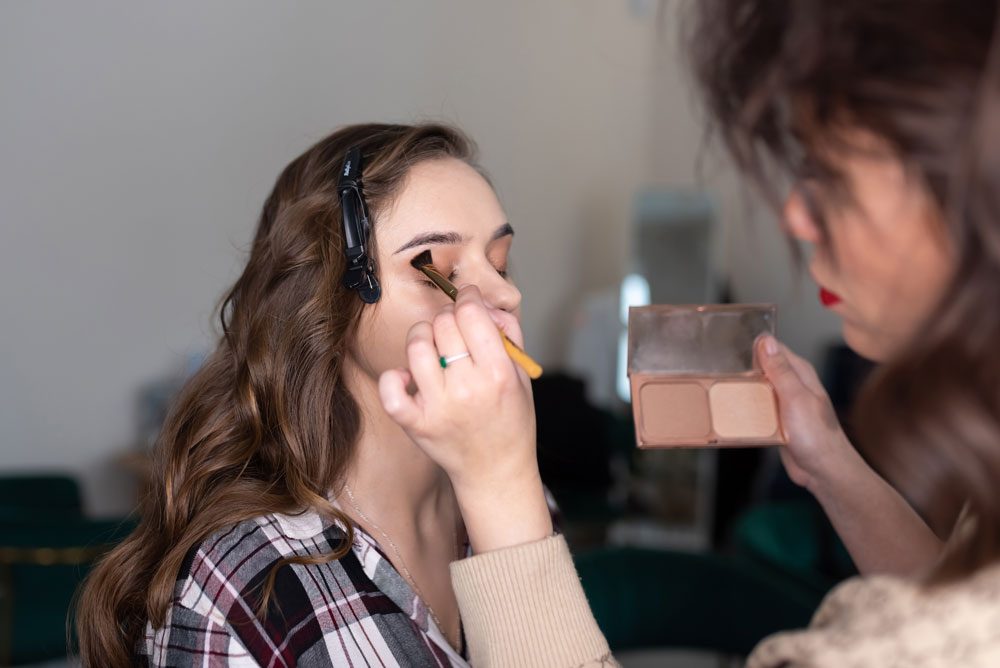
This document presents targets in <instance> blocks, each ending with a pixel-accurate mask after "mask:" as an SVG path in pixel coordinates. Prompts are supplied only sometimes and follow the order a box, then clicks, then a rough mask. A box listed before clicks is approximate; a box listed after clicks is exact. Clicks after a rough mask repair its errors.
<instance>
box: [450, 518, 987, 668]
mask: <svg viewBox="0 0 1000 668" xmlns="http://www.w3.org/2000/svg"><path fill="white" fill-rule="evenodd" d="M451 568H452V582H453V584H454V587H455V593H456V595H457V597H458V603H459V607H460V609H461V613H462V620H463V623H464V625H465V633H466V640H467V642H468V646H469V650H470V653H471V663H472V665H473V666H475V667H476V668H487V667H489V668H493V667H497V666H503V667H504V668H515V667H521V666H523V667H538V668H591V667H596V666H617V665H618V663H617V662H616V661H615V660H614V657H612V655H611V652H610V650H609V649H608V644H607V642H606V641H605V639H604V636H603V635H602V634H601V631H600V629H599V628H598V627H597V623H596V622H595V620H594V617H593V615H592V614H591V612H590V607H589V606H588V605H587V600H586V597H585V596H584V593H583V588H582V587H581V586H580V580H579V578H578V577H577V574H576V569H575V567H574V566H573V561H572V559H571V558H570V553H569V549H568V548H567V546H566V542H565V540H564V539H563V538H562V537H561V536H557V537H553V538H547V539H545V540H542V541H538V542H537V543H529V544H527V545H521V546H518V547H513V548H509V549H506V550H498V551H496V552H489V553H485V554H482V555H477V556H474V557H470V558H469V559H464V560H462V561H457V562H455V563H453V564H452V567H451ZM806 666H809V667H811V668H833V667H834V666H836V667H837V668H874V667H875V666H878V667H880V668H889V667H900V668H902V667H904V666H906V667H911V666H912V667H914V668H932V667H933V668H939V667H940V668H945V667H947V668H959V667H961V668H986V667H987V666H989V667H991V668H997V667H1000V566H992V567H990V568H987V569H984V570H982V571H980V572H979V573H977V574H975V575H973V576H971V577H969V578H968V579H966V580H964V581H962V582H959V583H956V584H953V585H947V586H943V587H939V588H936V589H923V588H921V587H919V586H917V585H916V584H914V583H910V582H907V581H905V580H902V579H899V578H894V577H887V576H876V577H868V578H855V579H852V580H848V581H847V582H845V583H843V584H841V585H840V586H839V587H837V588H836V589H834V590H833V591H832V592H831V593H830V594H829V596H827V598H826V600H825V601H824V602H823V604H822V605H821V606H820V608H819V610H818V611H817V612H816V615H815V616H814V618H813V621H812V624H811V625H810V626H809V628H808V629H805V630H800V631H789V632H784V633H779V634H776V635H774V636H771V637H770V638H766V639H765V640H764V641H763V642H761V643H760V645H758V646H757V648H756V649H755V650H754V652H753V653H752V654H751V656H750V657H749V659H748V660H747V668H779V667H782V668H793V667H806Z"/></svg>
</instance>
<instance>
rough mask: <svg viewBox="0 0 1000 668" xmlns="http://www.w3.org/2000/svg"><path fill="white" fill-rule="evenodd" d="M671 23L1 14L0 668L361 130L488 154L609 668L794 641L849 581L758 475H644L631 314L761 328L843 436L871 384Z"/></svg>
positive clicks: (595, 11)
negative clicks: (726, 138)
mask: <svg viewBox="0 0 1000 668" xmlns="http://www.w3.org/2000/svg"><path fill="white" fill-rule="evenodd" d="M684 7H685V3H684V2H681V0H661V1H659V2H657V1H656V0H545V1H543V2H533V1H532V2H529V1H528V0H518V1H510V2H464V1H460V0H427V1H425V2H421V3H394V2H387V1H385V0H378V1H372V0H369V1H365V2H357V3H346V2H320V1H318V0H317V1H314V2H291V3H272V2H263V1H253V2H240V3H236V2H218V3H201V2H193V1H176V2H171V3H144V4H138V3H126V2H98V1H92V2H70V1H62V2H48V3H34V2H26V1H25V2H21V1H11V2H5V3H3V4H0V96H2V97H0V101H2V103H0V308H2V310H0V321H2V327H0V521H2V522H3V523H4V524H3V525H2V526H3V527H4V528H2V529H0V665H9V664H11V663H14V664H28V663H37V662H41V661H46V660H52V659H57V658H58V657H59V656H61V655H65V646H64V644H60V643H61V642H62V641H61V640H60V638H61V634H63V632H64V629H63V626H62V623H63V621H64V619H65V614H66V609H67V606H68V601H69V597H70V596H71V595H72V591H73V588H74V587H75V583H76V582H78V580H79V577H80V576H81V575H82V574H83V573H85V572H86V568H87V565H88V564H89V563H90V562H91V561H92V560H93V558H94V556H95V555H96V554H99V553H100V551H101V550H102V549H105V547H104V546H106V545H108V544H111V543H113V542H114V540H117V539H118V538H120V537H121V535H124V533H127V531H128V529H129V527H130V525H129V522H130V521H133V519H128V517H129V513H130V512H131V511H132V509H133V508H134V506H135V503H136V499H137V497H138V495H139V494H140V493H141V489H142V486H143V485H144V484H145V482H146V462H147V455H148V449H149V447H150V445H151V443H152V441H153V440H154V439H155V437H156V434H157V432H158V429H159V425H160V423H161V421H162V418H163V414H164V412H165V411H166V409H167V407H168V406H169V402H170V399H171V397H172V396H173V394H174V393H175V392H176V390H177V388H178V387H179V386H180V384H182V383H183V381H184V379H185V378H186V377H187V376H188V375H189V374H190V373H191V372H192V371H193V370H194V369H196V368H197V366H198V364H199V363H200V361H201V360H202V358H203V357H204V355H205V354H206V353H207V351H208V350H209V349H210V347H211V346H212V345H213V342H214V340H215V337H216V335H217V330H216V329H215V325H214V309H215V308H216V306H217V302H218V299H219V298H220V297H221V295H222V293H223V291H224V290H225V289H226V288H227V286H228V285H229V284H230V283H231V282H232V281H233V280H234V279H235V278H236V276H237V273H238V271H239V269H240V268H241V266H242V263H243V261H244V259H245V257H246V256H245V250H246V248H247V247H248V245H249V242H250V239H251V235H252V231H253V227H254V224H255V221H256V218H257V215H258V211H259V209H260V207H261V205H262V203H263V200H264V197H265V195H266V194H267V192H268V191H269V190H270V188H271V186H272V184H273V181H274V179H275V178H276V176H277V174H278V172H279V171H280V170H281V169H282V168H283V167H284V165H286V164H287V163H288V162H289V161H290V160H291V159H292V158H294V157H295V156H296V155H298V154H299V153H300V152H301V151H303V150H304V149H305V148H307V147H308V146H309V145H311V144H312V143H313V142H314V141H316V140H318V139H319V138H321V137H322V136H324V135H326V134H327V133H329V132H330V131H331V130H333V129H334V128H336V127H338V126H340V125H343V124H347V123H353V122H361V121H391V122H414V121H421V120H430V119H441V120H444V121H447V122H450V123H454V124H457V125H459V126H460V127H462V128H463V129H464V130H466V131H467V132H468V133H469V134H470V135H471V136H472V137H473V138H474V139H475V140H476V141H477V142H478V144H479V147H480V150H481V162H482V164H483V165H484V166H485V167H486V169H487V171H488V172H489V173H490V174H491V176H492V178H493V181H494V183H495V184H496V186H497V189H498V192H499V195H500V198H501V201H502V202H503V204H504V206H505V208H506V210H507V213H508V216H509V219H510V221H511V223H512V224H513V226H514V227H515V228H516V230H517V241H516V243H515V246H514V248H515V250H514V254H513V261H512V273H513V277H514V279H515V280H516V281H517V282H518V284H519V286H520V288H521V289H522V291H523V293H524V296H525V298H524V306H523V322H524V329H525V334H526V339H527V349H528V350H529V351H531V353H532V354H533V355H534V356H535V357H537V358H538V359H539V360H540V361H541V362H542V363H543V364H544V365H545V366H546V376H545V377H544V378H543V379H542V380H541V381H539V382H538V384H537V385H536V400H537V402H538V417H539V420H538V422H539V457H540V460H541V464H542V469H543V475H544V477H545V479H546V482H547V483H548V484H549V486H550V487H551V488H552V490H553V492H554V493H555V495H556V498H557V500H558V501H559V502H560V504H561V506H562V508H563V512H564V515H565V527H564V528H565V531H566V533H567V535H568V537H569V538H570V540H571V542H572V543H573V547H574V548H575V553H576V554H578V555H579V557H578V559H579V564H580V570H581V574H582V576H583V578H584V583H585V585H586V586H587V588H588V594H589V595H590V597H591V600H592V603H593V604H594V607H595V612H596V613H597V615H598V619H599V621H601V623H602V626H603V627H604V628H605V631H606V633H607V634H608V636H609V639H611V641H612V644H613V646H614V647H615V649H616V650H617V651H619V652H621V653H623V654H622V656H625V657H626V658H627V661H626V665H633V666H639V665H647V663H648V662H652V663H648V665H677V666H700V665H726V662H729V661H731V660H734V659H735V660H738V657H739V656H741V655H742V654H745V652H746V651H747V650H748V649H749V647H752V645H753V643H755V642H756V640H758V639H759V638H760V637H761V636H762V635H763V634H765V633H768V632H770V631H773V630H776V629H778V628H782V627H787V626H794V625H797V624H804V623H806V622H807V621H808V618H809V614H810V613H811V611H812V609H813V607H814V606H815V604H816V603H817V602H818V600H819V598H818V597H819V596H821V595H822V593H823V592H825V591H826V590H827V589H828V588H829V587H830V586H831V585H832V584H833V583H835V582H836V581H837V580H839V579H840V578H842V577H844V576H845V575H847V574H849V573H850V572H851V568H852V566H851V565H850V562H849V560H848V559H847V558H846V555H845V554H844V553H843V550H842V548H841V547H840V546H839V543H838V542H837V539H836V537H835V536H834V535H833V533H832V531H831V530H830V529H829V526H828V525H827V524H826V523H825V520H824V518H823V517H822V514H821V513H820V512H819V511H818V508H817V507H816V506H815V504H813V503H812V502H811V500H810V499H809V498H807V497H806V496H805V495H804V494H803V493H801V492H800V491H799V490H796V489H795V488H794V486H793V485H791V483H790V482H788V481H787V479H785V478H784V475H783V472H782V471H781V467H780V464H779V463H778V462H777V458H776V453H774V452H773V451H765V450H741V451H727V452H722V453H719V452H710V451H703V452H699V451H675V452H666V451H658V452H648V451H647V452H637V451H636V449H635V447H634V435H633V433H632V424H631V417H630V413H629V406H628V393H627V387H626V388H624V392H623V386H622V383H623V380H624V375H623V374H624V367H623V360H622V356H621V353H620V349H621V341H622V336H623V334H624V331H625V329H624V327H625V325H624V320H623V315H624V313H626V312H627V307H628V306H629V305H636V304H642V303H648V302H650V301H653V302H675V303H676V302H698V301H741V302H755V301H767V302H775V303H777V304H778V305H779V333H780V335H781V337H782V338H783V339H784V340H785V341H786V342H787V343H789V344H790V345H791V346H792V347H793V348H794V349H796V350H797V351H799V352H800V353H801V354H803V355H805V356H806V357H808V358H809V359H810V360H812V361H813V362H814V363H815V364H816V365H817V366H818V367H819V368H820V369H821V371H822V375H823V377H824V380H825V381H826V382H827V384H828V387H829V388H830V390H831V393H832V394H833V398H834V400H835V403H836V404H837V406H838V408H840V409H846V408H847V407H848V406H849V404H850V400H851V397H852V396H853V390H854V388H855V387H856V386H857V383H858V381H859V380H860V379H861V378H863V376H864V374H865V372H866V371H867V365H865V364H864V363H863V362H861V361H860V360H858V359H857V358H854V357H853V356H852V355H851V354H850V353H848V352H846V350H845V349H844V348H843V347H842V346H841V345H840V344H839V338H838V329H837V323H836V321H835V319H834V318H833V317H832V316H830V315H829V314H827V313H825V312H824V311H823V309H822V308H821V307H820V305H819V304H818V302H817V300H816V298H815V295H814V294H813V290H812V287H811V284H809V283H808V282H807V281H805V280H802V279H801V278H800V276H799V275H798V274H797V273H796V272H795V270H794V268H793V265H792V264H791V263H790V262H789V261H788V259H789V250H788V247H787V245H786V243H785V242H784V240H783V238H782V236H781V234H780V231H779V230H778V227H777V225H776V224H775V220H774V217H773V215H771V214H770V213H769V212H768V211H767V210H766V209H765V208H763V207H761V206H755V205H754V202H753V200H752V197H750V195H749V194H748V193H746V192H744V191H742V190H741V189H740V188H739V187H738V185H737V183H736V180H735V178H734V176H733V174H732V171H731V170H730V169H729V168H728V167H727V165H726V163H725V160H723V159H722V158H721V157H720V155H719V152H718V151H717V150H716V149H714V148H713V147H712V146H711V145H710V144H707V143H706V142H705V137H704V131H703V127H704V117H703V115H702V114H701V113H700V112H699V110H698V105H697V101H696V97H695V95H694V92H693V90H692V87H691V85H690V80H689V77H688V75H687V69H686V63H685V61H684V58H683V50H682V44H681V43H680V41H679V34H680V27H681V22H682V18H683V16H682V15H683V13H684ZM122 518H126V520H125V521H124V523H123V522H122ZM46 550H48V551H46ZM650 591H662V596H657V597H651V596H649V595H648V592H650ZM640 592H643V593H644V595H641V596H640V595H639V593H640ZM685 592H687V593H685ZM651 598H655V599H656V601H650V599H651ZM747 611H752V612H747ZM664 649H666V650H669V654H668V655H659V654H651V653H650V652H652V651H653V650H664ZM679 650H683V653H678V651H679ZM691 651H693V652H694V653H691ZM651 657H652V658H651ZM667 661H672V662H673V663H666V662H667ZM644 662H647V663H644Z"/></svg>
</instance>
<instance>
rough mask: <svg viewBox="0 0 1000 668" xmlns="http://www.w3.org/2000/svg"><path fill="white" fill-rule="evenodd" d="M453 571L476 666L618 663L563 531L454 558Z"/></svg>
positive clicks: (574, 667) (568, 667)
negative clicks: (536, 540)
mask: <svg viewBox="0 0 1000 668" xmlns="http://www.w3.org/2000/svg"><path fill="white" fill-rule="evenodd" d="M451 579H452V583H453V585H454V588H455V595H456V597H457V598H458V606H459V609H460V611H461V614H462V622H463V623H464V625H465V636H466V641H467V642H468V645H469V652H470V658H471V662H472V665H473V666H475V668H493V667H496V666H503V667H504V668H514V667H522V666H523V667H525V668H533V667H536V666H537V667H538V668H543V667H544V668H591V667H596V666H617V665H618V663H617V662H616V661H615V660H614V659H613V658H612V656H611V650H610V649H608V643H607V641H606V640H605V639H604V635H603V634H602V633H601V630H600V629H599V628H598V626H597V622H596V621H595V620H594V615H593V614H592V613H591V611H590V606H589V605H588V604H587V598H586V596H585V595H584V593H583V587H582V586H581V585H580V578H579V577H578V576H577V573H576V568H575V567H574V566H573V560H572V558H571V557H570V553H569V548H568V546H567V545H566V541H565V539H563V537H562V536H554V537H552V538H546V539H544V540H540V541H538V542H535V543H528V544H526V545H519V546H517V547H512V548H507V549H504V550H497V551H495V552H487V553H484V554H480V555H476V556H474V557H470V558H468V559H463V560H461V561H456V562H455V563H453V564H452V565H451Z"/></svg>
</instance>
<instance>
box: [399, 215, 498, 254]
mask: <svg viewBox="0 0 1000 668" xmlns="http://www.w3.org/2000/svg"><path fill="white" fill-rule="evenodd" d="M513 235H514V228H513V227H511V226H510V223H504V224H503V225H501V226H500V227H498V228H497V229H496V231H495V232H494V233H493V234H492V236H490V241H496V240H497V239H502V238H503V237H507V236H513ZM463 241H465V237H463V236H462V235H461V234H459V233H458V232H427V233H426V234H418V235H417V236H415V237H413V238H412V239H410V240H409V241H407V242H406V243H405V244H403V245H402V246H400V247H399V248H398V249H397V250H396V252H395V253H393V255H397V254H399V253H402V252H403V251H405V250H410V249H411V248H416V247H417V246H454V245H456V244H460V243H462V242H463Z"/></svg>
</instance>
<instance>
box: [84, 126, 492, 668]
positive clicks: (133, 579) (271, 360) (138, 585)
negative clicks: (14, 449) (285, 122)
mask: <svg viewBox="0 0 1000 668" xmlns="http://www.w3.org/2000/svg"><path fill="white" fill-rule="evenodd" d="M352 146H359V147H360V148H361V152H362V159H363V170H364V171H363V181H364V192H365V197H366V199H367V202H368V205H369V210H370V215H371V219H372V222H373V226H374V227H375V228H376V229H377V226H378V219H379V215H380V213H382V212H384V211H385V210H387V208H388V207H389V206H391V202H392V198H393V197H394V196H395V195H397V194H398V193H399V191H400V190H401V189H402V187H403V185H404V182H405V178H406V175H407V173H408V171H409V169H410V168H411V167H412V166H413V165H415V164H417V163H419V162H422V161H426V160H432V159H438V158H444V157H452V158H457V159H460V160H463V161H465V162H467V163H469V164H473V160H474V154H475V147H474V145H473V144H472V142H471V141H470V140H469V139H468V138H467V137H466V136H465V135H463V134H462V133H461V132H460V131H458V130H456V129H454V128H450V127H446V126H441V125H418V126H405V125H374V124H371V125H354V126H350V127H346V128H343V129H341V130H338V131H337V132H335V133H333V134H332V135H330V136H329V137H326V138H325V139H323V140H321V141H320V142H318V143H317V144H316V145H314V146H313V147H312V148H310V149H309V150H307V151H306V152H305V153H303V154H302V155H301V156H299V157H298V158H296V159H295V160H294V161H292V163H291V164H289V165H288V167H286V168H285V170H284V171H283V172H282V173H281V175H280V176H279V177H278V181H277V183H276V184H275V186H274V190H273V191H272V192H271V194H270V196H269V197H268V198H267V201H266V202H265V203H264V209H263V211H262V213H261V216H260V221H259V223H258V225H257V231H256V234H255V237H254V241H253V246H252V248H251V250H250V258H249V261H248V262H247V265H246V268H245V269H244V270H243V273H242V275H241V276H240V277H239V279H238V280H237V281H236V284H235V285H234V286H233V287H232V289H231V290H229V292H228V294H227V295H226V297H225V299H224V301H223V303H222V307H221V309H220V321H221V324H222V335H221V337H220V339H219V341H218V345H217V347H216V349H215V351H214V352H213V353H212V354H211V356H210V357H209V358H208V359H207V361H206V362H205V364H204V365H203V366H202V368H201V369H200V370H199V371H198V372H197V374H195V376H194V377H193V378H192V379H191V380H190V381H189V382H188V383H187V385H186V386H185V388H184V389H183V391H182V392H181V394H180V396H179V397H178V399H177V400H176V403H175V405H174V407H173V409H172V411H171V413H170V415H169V417H168V418H167V421H166V423H165V424H164V426H163V430H162V433H161V434H160V437H159V441H158V443H157V445H156V448H155V456H154V464H153V473H152V480H153V484H152V487H151V490H150V492H149V493H148V494H147V495H146V497H145V498H144V499H143V501H142V504H141V510H140V513H141V517H140V523H139V525H138V528H137V529H136V530H135V532H134V533H132V534H131V535H130V536H129V537H128V538H127V539H126V540H125V541H124V542H123V543H122V544H121V545H119V546H118V547H117V548H115V549H114V550H113V551H112V552H110V553H109V554H108V555H107V556H106V557H105V558H104V559H103V560H102V561H101V562H100V563H99V564H98V565H97V566H96V568H95V569H94V571H93V572H92V574H91V575H90V577H89V578H88V579H87V582H86V584H85V586H84V589H83V591H82V594H81V597H80V602H79V606H78V609H77V615H76V619H77V633H78V635H79V638H80V654H81V658H82V661H83V665H84V666H88V667H90V666H93V667H95V668H96V667H98V666H100V667H101V668H106V667H112V668H118V667H125V666H129V665H132V663H133V658H132V657H133V656H134V653H135V651H136V648H137V647H138V643H139V642H140V639H141V638H142V636H143V633H144V629H145V625H146V622H147V621H149V622H151V623H152V625H153V626H154V627H160V626H162V625H163V623H164V618H165V615H166V612H167V608H168V606H169V605H170V602H171V600H172V598H173V595H174V586H175V583H176V580H177V578H178V575H179V570H180V568H181V564H182V562H183V561H184V558H185V555H186V554H187V553H188V552H189V551H190V550H191V549H192V548H193V547H194V546H196V545H198V544H199V543H200V542H201V541H203V540H204V539H205V538H206V537H208V536H209V535H210V534H212V533H213V532H215V531H217V530H219V529H221V528H223V527H225V526H228V525H232V524H234V523H238V522H240V521H243V520H246V519H249V518H252V517H257V516H260V515H266V514H268V513H274V512H277V513H296V512H300V511H303V510H306V509H312V510H315V511H318V512H320V513H321V514H323V515H325V516H327V517H329V518H332V519H335V520H339V521H341V522H342V523H343V524H344V525H345V526H347V527H348V528H349V527H350V526H351V524H350V522H348V521H346V519H345V518H344V517H342V516H341V515H340V514H339V513H338V511H337V510H336V509H335V508H334V507H333V506H332V505H331V503H330V502H329V501H328V499H327V495H328V494H329V493H330V492H331V491H332V490H335V489H337V487H338V484H339V483H341V476H342V475H343V473H344V470H345V467H346V465H347V463H348V461H349V459H350V457H351V454H352V451H353V449H354V446H355V443H356V441H357V439H358V436H359V431H360V425H361V407H360V406H359V405H358V403H357V402H356V401H355V399H354V398H353V397H352V396H351V394H350V392H349V391H348V389H347V386H346V384H345V378H344V359H345V356H346V355H347V352H348V350H349V347H350V345H351V343H352V340H353V337H354V334H355V332H356V329H357V326H358V321H359V317H360V315H361V311H362V309H363V308H365V305H364V304H363V303H362V302H361V300H360V298H359V297H358V296H357V294H356V293H354V292H352V291H349V290H347V289H345V288H344V287H343V284H342V281H343V275H344V270H345V267H346V263H345V259H344V242H343V238H342V237H343V227H342V217H341V207H340V202H339V199H338V194H337V190H336V186H337V179H338V175H339V170H340V169H341V167H342V165H343V163H344V159H345V154H346V152H347V150H348V149H349V148H350V147H352ZM374 236H376V235H373V237H374ZM372 241H373V242H374V241H375V239H374V238H373V240H372ZM372 255H373V257H374V248H373V250H372ZM376 271H377V268H376ZM370 308H377V305H376V306H375V307H370ZM350 544H351V539H350V536H348V539H347V540H345V541H344V543H343V545H342V546H341V551H340V552H339V553H336V554H332V555H330V558H331V559H333V558H337V557H339V556H341V555H342V554H343V552H344V551H346V550H347V549H349V547H350ZM264 596H265V605H266V596H267V593H266V592H265V595H264Z"/></svg>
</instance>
